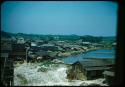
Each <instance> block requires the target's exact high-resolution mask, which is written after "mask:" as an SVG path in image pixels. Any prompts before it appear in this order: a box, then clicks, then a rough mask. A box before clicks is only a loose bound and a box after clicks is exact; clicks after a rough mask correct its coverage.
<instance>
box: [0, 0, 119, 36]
mask: <svg viewBox="0 0 125 87" xmlns="http://www.w3.org/2000/svg"><path fill="white" fill-rule="evenodd" d="M117 11H118V4H117V3H115V2H111V1H6V2H4V3H2V5H1V29H2V30H4V31H6V32H12V33H27V34H54V35H55V34H56V35H70V34H76V35H93V36H115V35H116V30H117Z"/></svg>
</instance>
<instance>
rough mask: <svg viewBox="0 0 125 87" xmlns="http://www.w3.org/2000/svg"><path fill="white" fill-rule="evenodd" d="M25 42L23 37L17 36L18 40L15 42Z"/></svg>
mask: <svg viewBox="0 0 125 87" xmlns="http://www.w3.org/2000/svg"><path fill="white" fill-rule="evenodd" d="M24 43H25V40H24V38H22V37H21V38H18V40H17V44H24Z"/></svg>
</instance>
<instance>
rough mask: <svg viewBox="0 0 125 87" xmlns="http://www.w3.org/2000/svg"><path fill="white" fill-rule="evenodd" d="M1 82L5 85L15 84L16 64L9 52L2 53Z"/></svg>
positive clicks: (0, 59)
mask: <svg viewBox="0 0 125 87" xmlns="http://www.w3.org/2000/svg"><path fill="white" fill-rule="evenodd" d="M0 61H1V82H2V84H3V85H5V86H13V78H14V76H13V75H14V66H13V60H12V58H10V56H9V53H1V58H0Z"/></svg>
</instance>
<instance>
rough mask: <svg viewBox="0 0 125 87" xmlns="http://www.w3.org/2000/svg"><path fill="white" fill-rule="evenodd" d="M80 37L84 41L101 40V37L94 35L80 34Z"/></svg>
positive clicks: (96, 41)
mask: <svg viewBox="0 0 125 87" xmlns="http://www.w3.org/2000/svg"><path fill="white" fill-rule="evenodd" d="M80 39H82V41H85V42H93V43H99V42H102V41H103V37H95V36H89V35H87V36H81V37H80Z"/></svg>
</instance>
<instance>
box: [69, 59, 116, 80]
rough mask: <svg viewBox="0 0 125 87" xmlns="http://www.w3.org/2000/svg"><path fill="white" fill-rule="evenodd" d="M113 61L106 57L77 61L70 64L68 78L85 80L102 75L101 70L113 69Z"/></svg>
mask: <svg viewBox="0 0 125 87" xmlns="http://www.w3.org/2000/svg"><path fill="white" fill-rule="evenodd" d="M113 66H114V62H112V61H107V59H92V60H90V59H89V60H85V61H77V62H75V63H74V64H72V69H71V70H70V71H69V72H72V73H69V74H68V75H67V76H68V78H70V79H77V80H86V79H88V80H89V79H97V78H101V77H103V72H104V71H106V70H108V71H110V70H113Z"/></svg>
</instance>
